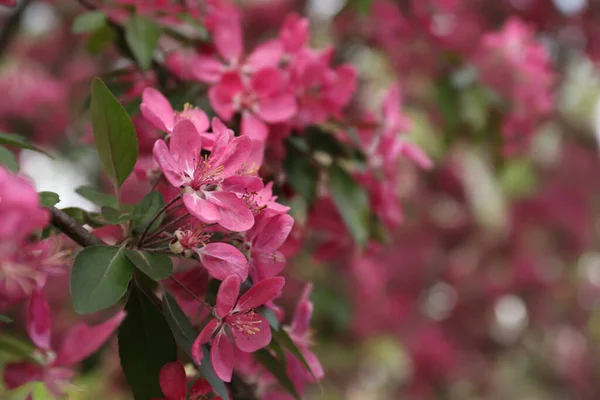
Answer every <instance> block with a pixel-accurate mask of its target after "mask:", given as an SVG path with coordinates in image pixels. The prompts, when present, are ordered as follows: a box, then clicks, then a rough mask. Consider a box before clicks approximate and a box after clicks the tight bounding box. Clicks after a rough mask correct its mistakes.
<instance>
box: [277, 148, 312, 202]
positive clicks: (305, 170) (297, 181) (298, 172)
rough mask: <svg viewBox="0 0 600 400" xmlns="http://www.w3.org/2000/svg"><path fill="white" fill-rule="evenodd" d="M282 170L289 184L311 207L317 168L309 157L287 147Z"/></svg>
mask: <svg viewBox="0 0 600 400" xmlns="http://www.w3.org/2000/svg"><path fill="white" fill-rule="evenodd" d="M283 168H284V170H285V173H286V175H287V178H288V182H289V184H290V185H291V186H292V187H293V188H294V190H295V191H296V192H297V193H298V194H299V195H300V196H302V197H303V198H305V199H306V202H307V203H308V205H311V204H312V203H313V202H314V201H315V197H316V196H317V183H318V180H319V168H318V167H317V166H316V165H314V164H313V163H312V162H311V158H310V156H309V155H307V154H303V153H302V152H301V151H299V150H298V149H297V148H296V147H293V146H290V145H288V146H287V154H286V157H285V160H284V161H283Z"/></svg>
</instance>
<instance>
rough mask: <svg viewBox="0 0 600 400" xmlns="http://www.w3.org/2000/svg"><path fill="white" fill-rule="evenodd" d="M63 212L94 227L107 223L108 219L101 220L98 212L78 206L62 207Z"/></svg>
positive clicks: (82, 223)
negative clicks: (91, 211) (88, 210)
mask: <svg viewBox="0 0 600 400" xmlns="http://www.w3.org/2000/svg"><path fill="white" fill-rule="evenodd" d="M61 211H62V212H64V213H65V214H67V215H69V216H70V217H71V218H73V219H74V220H76V221H77V222H79V223H80V224H81V225H86V224H87V225H89V226H91V227H92V228H99V227H101V226H105V225H106V221H103V220H100V219H99V218H98V215H99V214H97V213H90V212H87V211H85V210H83V209H81V208H78V207H67V208H63V209H61Z"/></svg>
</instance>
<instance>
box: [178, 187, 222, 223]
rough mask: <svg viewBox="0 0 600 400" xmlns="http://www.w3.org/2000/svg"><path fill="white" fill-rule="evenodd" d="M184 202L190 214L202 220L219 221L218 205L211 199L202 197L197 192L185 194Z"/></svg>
mask: <svg viewBox="0 0 600 400" xmlns="http://www.w3.org/2000/svg"><path fill="white" fill-rule="evenodd" d="M183 204H185V208H186V209H187V210H188V211H189V213H190V214H192V215H193V216H194V217H196V218H198V219H199V220H200V221H202V222H205V223H207V224H214V223H215V222H217V221H219V218H220V214H219V210H218V209H217V207H215V206H214V205H213V204H212V203H210V202H209V201H207V200H204V199H201V198H200V197H199V196H198V195H197V194H196V193H186V194H184V195H183Z"/></svg>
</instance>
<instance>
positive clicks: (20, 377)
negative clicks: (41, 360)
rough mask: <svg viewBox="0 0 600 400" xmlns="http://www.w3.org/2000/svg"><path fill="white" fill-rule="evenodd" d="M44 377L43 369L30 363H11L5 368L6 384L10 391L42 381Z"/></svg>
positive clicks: (4, 377)
mask: <svg viewBox="0 0 600 400" xmlns="http://www.w3.org/2000/svg"><path fill="white" fill-rule="evenodd" d="M43 375H44V370H43V369H42V367H40V366H38V365H35V364H32V363H28V362H18V363H9V364H6V366H5V367H4V376H3V377H2V378H3V380H4V384H5V385H6V388H7V389H9V390H13V389H16V388H18V387H21V386H23V385H25V384H26V383H28V382H34V381H41V380H42V378H43Z"/></svg>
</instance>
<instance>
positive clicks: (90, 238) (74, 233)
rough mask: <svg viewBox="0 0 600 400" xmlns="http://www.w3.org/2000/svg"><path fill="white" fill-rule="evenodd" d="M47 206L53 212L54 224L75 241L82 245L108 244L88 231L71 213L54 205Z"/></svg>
mask: <svg viewBox="0 0 600 400" xmlns="http://www.w3.org/2000/svg"><path fill="white" fill-rule="evenodd" d="M47 208H48V210H50V213H51V214H52V220H51V222H52V225H54V226H55V227H57V228H58V229H60V231H61V232H62V233H64V234H65V235H67V236H68V237H70V238H71V239H73V241H75V242H76V243H77V244H79V245H80V246H82V247H87V246H101V245H105V244H106V243H104V242H103V241H102V240H100V239H99V238H98V237H97V236H95V235H93V234H92V233H90V232H88V231H87V230H86V229H85V228H84V227H83V226H81V225H80V224H79V223H78V222H77V221H75V220H74V219H73V218H72V217H71V216H70V215H68V214H66V213H65V212H63V211H61V210H59V209H58V208H56V207H53V206H51V207H47Z"/></svg>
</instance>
